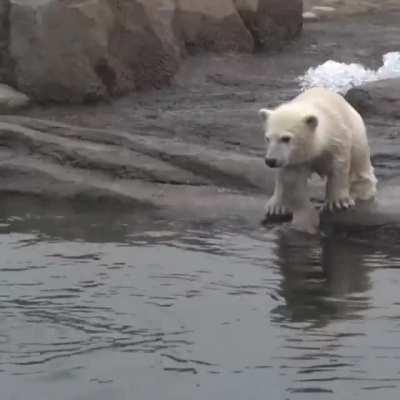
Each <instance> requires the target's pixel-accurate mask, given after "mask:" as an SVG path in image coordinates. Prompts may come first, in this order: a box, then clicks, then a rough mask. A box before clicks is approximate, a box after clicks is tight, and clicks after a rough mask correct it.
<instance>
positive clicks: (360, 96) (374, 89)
mask: <svg viewBox="0 0 400 400" xmlns="http://www.w3.org/2000/svg"><path fill="white" fill-rule="evenodd" d="M345 97H346V99H347V101H348V102H349V103H350V104H352V105H353V107H354V108H356V109H357V110H358V111H359V112H360V113H361V114H363V115H365V116H367V115H379V116H383V117H391V118H400V78H395V79H384V80H380V81H376V82H370V83H366V84H365V85H362V86H358V87H355V88H352V89H350V90H349V91H348V92H347V94H346V96H345Z"/></svg>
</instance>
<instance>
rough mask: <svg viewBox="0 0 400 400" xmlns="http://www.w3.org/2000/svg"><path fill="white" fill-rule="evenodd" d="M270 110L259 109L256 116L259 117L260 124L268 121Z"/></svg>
mask: <svg viewBox="0 0 400 400" xmlns="http://www.w3.org/2000/svg"><path fill="white" fill-rule="evenodd" d="M271 113H272V110H268V108H261V109H260V110H259V111H258V115H259V116H260V118H261V120H262V122H267V121H268V117H269V116H270V115H271Z"/></svg>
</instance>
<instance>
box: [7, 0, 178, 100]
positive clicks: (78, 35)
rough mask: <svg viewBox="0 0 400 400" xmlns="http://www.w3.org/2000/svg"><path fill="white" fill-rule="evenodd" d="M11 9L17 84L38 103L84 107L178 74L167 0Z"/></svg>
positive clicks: (28, 2) (30, 2)
mask: <svg viewBox="0 0 400 400" xmlns="http://www.w3.org/2000/svg"><path fill="white" fill-rule="evenodd" d="M10 3H11V7H10V15H9V21H10V44H9V49H10V50H9V51H10V55H11V58H12V59H13V61H14V64H15V67H14V68H15V77H16V83H17V86H18V88H19V89H20V90H22V91H23V92H25V93H27V94H30V95H31V96H33V97H34V98H35V99H37V100H39V101H49V100H51V101H59V102H68V101H70V102H84V101H88V100H95V99H99V98H103V97H106V96H108V95H118V94H123V93H125V92H128V91H131V90H133V89H137V88H142V87H145V86H160V85H161V84H163V83H165V82H167V81H168V80H169V79H170V78H171V77H172V76H173V75H174V73H175V72H176V70H177V68H178V65H179V59H180V49H179V48H178V46H177V44H176V42H175V40H174V34H173V32H172V30H173V27H172V25H171V24H168V21H169V20H168V11H169V9H168V6H169V5H170V7H171V8H172V7H173V4H172V3H171V2H170V0H164V1H162V0H119V1H118V2H115V1H113V0H82V1H79V2H76V1H73V0H10ZM172 11H173V9H172Z"/></svg>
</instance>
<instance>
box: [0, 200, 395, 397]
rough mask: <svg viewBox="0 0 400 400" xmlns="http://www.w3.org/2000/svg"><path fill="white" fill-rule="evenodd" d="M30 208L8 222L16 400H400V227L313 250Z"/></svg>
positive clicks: (8, 334)
mask: <svg viewBox="0 0 400 400" xmlns="http://www.w3.org/2000/svg"><path fill="white" fill-rule="evenodd" d="M16 205H17V203H15V204H13V205H9V206H8V207H4V208H2V209H1V215H0V238H1V241H0V251H1V253H2V262H1V264H0V286H1V291H0V296H1V303H0V321H1V326H2V330H1V333H0V354H1V358H0V370H1V371H0V384H1V387H2V397H1V398H2V399H6V400H8V399H25V398H26V397H27V396H29V398H30V399H34V400H35V399H43V398H57V399H68V400H69V399H100V400H102V399H111V398H112V399H117V400H119V399H126V398H138V399H158V398H163V399H167V400H168V399H171V400H172V399H174V400H176V399H188V398H191V399H196V400H197V399H198V400H200V399H204V398H219V399H228V398H229V399H243V398H254V399H264V398H265V396H266V393H268V396H269V398H273V399H275V398H276V399H278V398H283V399H286V398H290V399H309V398H310V397H313V398H318V399H337V398H348V393H353V394H355V396H356V397H357V396H360V397H361V396H362V398H363V399H367V400H368V399H375V397H376V394H377V393H379V392H380V391H381V390H382V391H384V393H385V395H386V396H388V398H397V397H391V396H397V395H396V393H397V391H398V388H399V386H400V382H399V372H400V368H399V366H398V360H399V359H400V346H399V343H398V333H399V326H400V310H399V305H400V302H399V301H398V298H397V293H398V278H397V275H398V274H397V268H399V267H400V256H399V254H398V253H399V250H398V247H396V246H390V245H387V240H386V236H385V232H386V234H388V232H390V233H389V234H388V235H389V236H390V237H391V238H394V237H396V235H397V237H398V232H399V231H398V230H396V227H392V228H390V229H391V230H390V229H389V228H388V227H386V228H383V227H381V228H379V229H378V230H375V231H374V230H373V229H372V228H371V231H370V232H366V231H363V232H362V233H360V232H339V233H338V232H336V233H330V234H329V235H325V236H323V237H322V238H310V237H308V236H304V235H302V234H300V233H298V232H293V231H290V230H288V229H286V228H284V227H283V228H282V227H279V228H276V229H275V228H274V229H265V228H263V227H261V226H260V227H254V225H250V224H248V223H246V221H239V220H230V221H223V222H221V221H218V223H204V221H203V222H200V221H199V222H195V221H191V222H190V223H187V222H184V221H178V220H176V219H167V220H166V219H163V218H161V217H160V216H155V215H154V214H152V215H150V214H146V213H141V214H140V215H135V214H126V213H125V214H122V213H121V214H114V215H113V214H111V213H108V214H107V213H104V212H101V213H99V212H97V211H96V210H91V211H90V212H89V211H88V210H79V209H78V210H77V209H73V210H71V209H65V208H63V209H57V208H56V207H53V208H51V207H50V208H49V207H47V208H46V209H44V208H43V207H42V206H40V205H38V206H37V208H33V207H30V209H29V210H30V212H29V214H27V213H25V212H21V210H18V209H16V208H15V207H16ZM11 206H12V207H11ZM21 209H22V210H23V209H24V207H22V208H21ZM25 209H27V208H25ZM377 232H379V235H378V234H377ZM396 232H397V233H396ZM381 237H382V238H383V239H382V240H383V242H384V243H381V239H380V238H381Z"/></svg>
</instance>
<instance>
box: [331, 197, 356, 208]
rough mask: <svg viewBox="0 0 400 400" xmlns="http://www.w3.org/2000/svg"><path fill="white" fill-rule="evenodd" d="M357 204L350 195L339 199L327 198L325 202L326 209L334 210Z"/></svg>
mask: <svg viewBox="0 0 400 400" xmlns="http://www.w3.org/2000/svg"><path fill="white" fill-rule="evenodd" d="M355 205H356V203H355V202H354V200H353V199H352V198H351V197H350V196H347V197H342V198H339V199H332V200H327V201H326V202H325V204H324V210H327V211H334V210H347V209H349V208H352V207H354V206H355Z"/></svg>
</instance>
